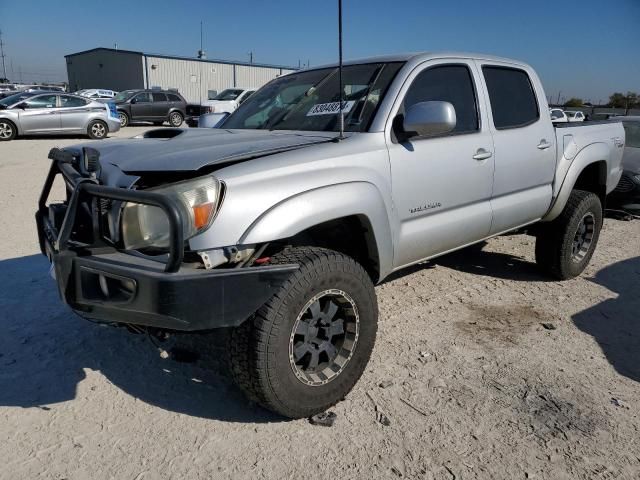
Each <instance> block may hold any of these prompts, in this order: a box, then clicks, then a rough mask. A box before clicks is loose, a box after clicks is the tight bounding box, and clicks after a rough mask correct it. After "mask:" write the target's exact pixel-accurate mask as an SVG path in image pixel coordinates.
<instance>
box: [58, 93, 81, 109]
mask: <svg viewBox="0 0 640 480" xmlns="http://www.w3.org/2000/svg"><path fill="white" fill-rule="evenodd" d="M87 103H88V102H87V101H86V100H84V99H82V98H78V97H71V96H68V95H60V106H61V107H63V108H64V107H66V108H71V107H84V106H85V105H86V104H87Z"/></svg>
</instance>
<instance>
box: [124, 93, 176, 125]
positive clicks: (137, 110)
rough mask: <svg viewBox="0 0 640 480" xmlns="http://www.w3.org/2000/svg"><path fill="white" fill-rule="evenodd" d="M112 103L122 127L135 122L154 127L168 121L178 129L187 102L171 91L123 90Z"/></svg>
mask: <svg viewBox="0 0 640 480" xmlns="http://www.w3.org/2000/svg"><path fill="white" fill-rule="evenodd" d="M113 101H114V102H115V104H116V108H117V110H118V117H119V118H120V126H122V127H126V126H127V125H129V123H131V122H137V121H144V122H153V124H154V125H162V124H163V123H164V122H166V121H168V122H169V125H171V126H172V127H179V126H180V125H182V122H183V120H184V118H185V115H186V108H187V102H186V101H185V99H184V98H182V95H180V94H179V93H178V92H174V91H171V90H156V89H152V90H124V91H122V92H120V93H118V94H117V95H116V96H115V97H113Z"/></svg>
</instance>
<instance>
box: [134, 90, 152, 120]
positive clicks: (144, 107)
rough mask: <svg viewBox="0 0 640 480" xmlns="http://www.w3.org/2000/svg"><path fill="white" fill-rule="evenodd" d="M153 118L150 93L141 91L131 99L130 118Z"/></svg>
mask: <svg viewBox="0 0 640 480" xmlns="http://www.w3.org/2000/svg"><path fill="white" fill-rule="evenodd" d="M151 118H153V103H152V100H151V93H149V92H142V93H139V94H137V95H136V96H135V97H133V98H132V99H131V120H145V119H151Z"/></svg>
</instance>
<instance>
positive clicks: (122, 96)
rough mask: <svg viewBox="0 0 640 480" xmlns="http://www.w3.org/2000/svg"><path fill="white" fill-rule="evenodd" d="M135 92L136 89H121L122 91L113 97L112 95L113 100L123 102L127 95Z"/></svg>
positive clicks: (129, 95)
mask: <svg viewBox="0 0 640 480" xmlns="http://www.w3.org/2000/svg"><path fill="white" fill-rule="evenodd" d="M137 92H138V90H123V91H122V92H120V93H119V94H117V95H116V96H115V97H113V100H114V101H116V102H124V101H125V100H127V99H128V98H129V97H131V96H132V95H133V94H134V93H137Z"/></svg>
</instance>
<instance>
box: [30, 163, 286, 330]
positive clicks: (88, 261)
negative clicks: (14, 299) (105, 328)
mask: <svg viewBox="0 0 640 480" xmlns="http://www.w3.org/2000/svg"><path fill="white" fill-rule="evenodd" d="M60 152H63V151H60V150H58V151H57V152H53V151H52V153H51V154H50V157H53V163H52V165H51V169H50V170H49V174H48V176H47V179H46V181H45V184H44V187H43V190H42V193H41V195H40V200H39V203H38V211H37V212H36V224H37V228H38V238H39V242H40V250H41V251H42V253H43V254H44V255H45V256H47V257H48V258H49V260H50V261H51V263H52V269H53V271H54V272H55V279H56V282H57V284H58V290H59V293H60V296H61V298H62V299H63V300H64V302H65V303H67V304H68V305H69V306H70V307H71V308H72V309H73V310H74V311H75V312H76V313H78V314H80V315H81V316H83V317H85V318H88V319H91V320H96V321H100V322H106V323H125V324H133V325H141V326H148V327H156V328H162V329H168V330H179V331H196V330H209V329H213V328H219V327H229V326H237V325H239V324H241V323H242V322H243V321H244V320H246V319H247V318H248V317H250V316H251V315H252V314H253V313H254V312H255V311H256V310H257V309H258V308H259V307H260V306H261V305H262V304H264V303H265V302H266V301H267V300H268V299H269V298H270V297H271V296H272V295H273V294H274V293H275V292H276V290H277V289H278V287H279V286H280V285H282V283H283V282H284V281H285V280H286V279H287V278H288V277H289V275H290V274H291V273H292V272H293V271H295V270H296V269H297V268H298V266H297V265H274V266H263V267H245V268H232V269H212V270H205V269H195V268H185V267H184V266H183V259H184V246H185V241H184V236H183V231H184V230H183V223H182V222H183V220H182V218H181V216H180V210H179V208H178V206H177V205H176V204H175V201H174V200H172V199H171V198H169V197H166V196H164V195H161V194H157V193H153V192H145V191H136V190H129V189H123V188H113V187H107V186H103V185H99V184H98V181H97V180H96V179H95V178H94V177H93V176H92V175H91V174H90V173H87V172H83V173H84V174H82V173H80V172H79V171H78V170H77V169H76V168H74V167H78V165H77V162H74V161H72V160H71V158H70V157H69V155H70V154H69V153H68V152H63V153H60ZM74 163H75V165H74ZM79 169H80V170H82V168H81V167H80V168H79ZM60 174H61V175H62V176H63V178H64V180H65V182H66V184H67V189H68V191H69V192H70V194H69V195H68V200H67V201H66V202H65V203H64V204H59V203H58V204H51V205H47V200H48V198H49V195H50V193H51V189H52V186H53V183H54V180H55V178H56V177H57V176H58V175H60ZM93 199H98V200H99V199H108V200H112V201H116V202H132V203H140V204H145V205H152V206H155V207H158V208H160V209H162V211H163V212H164V213H165V215H166V216H167V218H168V220H169V234H170V241H169V251H168V257H167V259H166V262H161V261H157V260H155V259H150V258H149V257H145V256H141V255H137V254H134V253H132V252H129V253H128V252H124V251H122V250H121V249H118V248H116V246H115V245H114V244H113V243H111V242H109V241H108V240H107V239H105V236H104V235H103V232H102V231H101V229H102V226H101V223H100V222H99V221H98V211H97V205H98V202H97V201H93ZM83 204H84V205H90V208H91V225H90V226H87V225H78V216H79V211H78V210H79V208H80V205H83ZM81 226H83V227H85V228H84V230H85V231H90V234H89V237H90V238H91V239H92V240H91V241H90V242H79V241H77V239H74V238H73V236H74V233H75V232H76V231H77V230H78V229H79V227H81Z"/></svg>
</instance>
